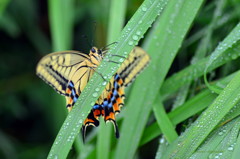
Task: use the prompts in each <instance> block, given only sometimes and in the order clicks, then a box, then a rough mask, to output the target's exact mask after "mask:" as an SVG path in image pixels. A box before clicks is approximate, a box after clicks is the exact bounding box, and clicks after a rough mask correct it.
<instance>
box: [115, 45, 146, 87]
mask: <svg viewBox="0 0 240 159" xmlns="http://www.w3.org/2000/svg"><path fill="white" fill-rule="evenodd" d="M149 61H150V57H149V55H148V54H147V53H146V52H145V51H144V50H143V49H142V48H140V47H135V48H134V49H133V50H132V52H131V53H130V54H129V56H128V58H127V59H126V60H125V61H124V62H123V64H122V65H121V67H120V68H119V70H118V71H117V73H118V74H119V75H120V77H121V78H122V79H123V81H124V86H128V85H129V84H130V83H131V82H132V81H133V80H134V79H135V78H136V76H137V75H138V74H139V73H140V72H141V71H142V70H143V69H144V68H145V67H146V66H147V65H148V63H149Z"/></svg>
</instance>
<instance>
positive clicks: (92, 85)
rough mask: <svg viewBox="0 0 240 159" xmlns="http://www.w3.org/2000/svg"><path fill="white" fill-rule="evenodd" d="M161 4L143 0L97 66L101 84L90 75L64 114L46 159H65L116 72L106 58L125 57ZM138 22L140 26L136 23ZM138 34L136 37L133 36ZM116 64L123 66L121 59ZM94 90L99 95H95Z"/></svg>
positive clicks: (94, 76) (157, 0) (158, 1)
mask: <svg viewBox="0 0 240 159" xmlns="http://www.w3.org/2000/svg"><path fill="white" fill-rule="evenodd" d="M162 3H163V2H162V1H161V0H156V1H151V0H145V1H144V2H143V4H142V5H141V6H140V8H139V9H138V10H137V12H136V13H135V14H134V16H133V17H132V18H131V19H130V21H129V22H128V24H127V26H126V27H125V28H124V29H123V31H122V33H121V36H120V38H119V39H118V43H117V44H116V45H115V46H114V47H112V48H110V50H109V53H108V54H107V55H106V57H105V59H103V61H102V62H101V64H100V66H99V67H98V68H97V71H98V72H101V74H102V75H103V77H104V78H105V80H103V78H102V77H101V76H99V75H98V74H96V73H95V74H94V75H93V77H91V79H90V81H89V82H88V84H87V86H86V87H85V88H84V90H83V92H82V93H81V95H80V97H79V99H78V100H77V102H76V103H75V106H74V108H73V110H72V111H71V112H70V113H69V114H68V116H67V118H66V120H65V121H64V123H63V125H62V127H61V129H60V131H59V133H58V135H57V137H56V139H55V141H54V143H53V145H52V148H51V150H50V153H49V155H48V158H49V159H50V158H66V157H67V154H68V153H69V151H70V148H71V146H72V143H73V141H74V139H75V137H76V135H77V134H78V133H79V130H80V126H81V125H82V123H83V121H84V120H85V118H86V117H87V114H88V112H89V111H90V109H91V106H92V105H93V104H94V103H95V101H96V100H97V98H98V97H99V96H100V94H101V92H102V91H103V89H104V87H105V86H106V84H107V81H109V80H110V79H111V78H112V76H113V74H114V73H115V72H116V71H117V69H118V67H120V64H118V67H116V64H115V63H109V62H108V61H109V58H111V60H113V61H117V60H116V58H117V57H116V56H114V57H113V56H110V55H111V54H112V53H113V54H114V55H120V56H127V53H129V52H130V51H131V50H132V49H133V47H134V44H137V42H138V41H139V40H140V38H138V39H136V38H134V39H133V38H132V37H133V36H134V35H138V37H142V36H143V34H144V33H145V32H146V31H147V29H148V28H149V27H150V26H151V24H152V23H153V21H154V20H155V18H156V17H157V15H158V14H159V13H160V11H161V9H162V8H161V6H162ZM139 21H142V24H141V25H138V22H139ZM137 33H138V34H137ZM119 62H120V63H121V62H123V61H122V60H121V59H120V60H119ZM96 88H98V89H99V91H95V89H96Z"/></svg>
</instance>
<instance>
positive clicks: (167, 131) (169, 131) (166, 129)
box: [153, 98, 178, 143]
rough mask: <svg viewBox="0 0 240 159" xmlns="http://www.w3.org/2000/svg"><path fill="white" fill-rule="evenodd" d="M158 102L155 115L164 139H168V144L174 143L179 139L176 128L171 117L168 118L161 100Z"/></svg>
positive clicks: (154, 105) (154, 107)
mask: <svg viewBox="0 0 240 159" xmlns="http://www.w3.org/2000/svg"><path fill="white" fill-rule="evenodd" d="M157 100H158V101H157V102H155V103H154V104H153V112H154V115H155V117H156V120H157V123H158V126H159V128H160V129H161V131H162V133H163V135H164V137H165V138H166V139H167V141H168V143H172V142H173V141H174V140H175V139H176V138H177V137H178V134H177V132H176V131H175V127H174V126H173V124H172V122H171V121H170V119H169V117H168V116H167V113H166V111H165V109H164V106H163V104H162V101H161V99H160V98H157ZM156 103H158V104H156Z"/></svg>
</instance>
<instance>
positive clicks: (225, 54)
mask: <svg viewBox="0 0 240 159" xmlns="http://www.w3.org/2000/svg"><path fill="white" fill-rule="evenodd" d="M239 29H240V25H237V26H236V27H235V28H234V29H233V31H232V32H231V33H230V34H229V35H228V36H227V37H226V38H225V39H224V40H223V42H221V43H220V44H219V45H218V47H217V48H216V49H215V51H214V53H213V54H214V55H212V56H208V57H206V58H204V59H202V60H200V61H198V62H197V63H195V64H192V65H190V66H188V67H187V68H185V69H183V70H181V71H180V72H178V73H176V74H174V75H172V76H171V77H169V78H168V79H167V80H166V81H165V82H164V83H163V85H162V88H161V94H162V95H164V96H168V95H170V94H172V93H174V92H175V91H176V90H178V89H179V88H180V87H181V86H184V85H185V83H186V82H189V81H192V80H193V79H195V78H197V77H200V76H202V75H203V74H204V72H206V71H211V70H213V69H215V68H217V67H219V66H221V65H223V64H225V63H227V62H229V61H232V60H234V59H236V58H237V57H238V56H239V55H240V54H239V51H238V50H239V49H240V45H239V44H240V41H239V37H240V36H239V32H238V30H239ZM206 66H207V69H206Z"/></svg>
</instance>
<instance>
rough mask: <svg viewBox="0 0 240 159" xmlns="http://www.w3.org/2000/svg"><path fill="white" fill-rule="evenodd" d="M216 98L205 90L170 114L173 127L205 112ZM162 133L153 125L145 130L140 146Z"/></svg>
mask: <svg viewBox="0 0 240 159" xmlns="http://www.w3.org/2000/svg"><path fill="white" fill-rule="evenodd" d="M215 98H216V95H215V94H213V93H211V92H210V91H209V90H204V91H203V92H201V93H199V94H198V95H196V96H195V97H193V98H192V99H190V100H188V101H187V102H185V103H184V104H183V105H181V106H180V107H178V108H176V109H174V110H173V111H172V112H170V113H168V117H169V119H170V120H171V122H172V123H173V125H177V124H179V123H181V122H183V121H184V120H186V119H188V118H189V117H191V116H193V115H194V114H196V113H199V112H200V111H202V110H204V109H205V108H206V107H207V106H209V105H210V104H211V103H212V101H213V100H214V99H215ZM161 133H162V132H161V130H160V129H159V126H158V124H157V122H155V123H153V124H152V125H151V126H149V127H148V128H146V129H145V131H144V133H143V136H142V139H141V142H140V145H143V144H145V143H147V142H149V141H151V140H152V139H154V138H156V137H157V136H159V135H160V134H161Z"/></svg>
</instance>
